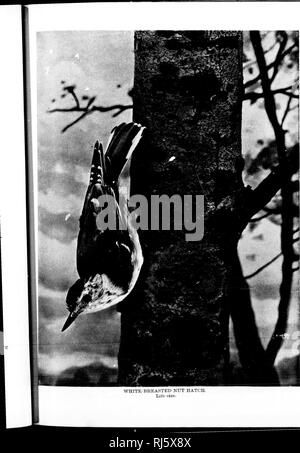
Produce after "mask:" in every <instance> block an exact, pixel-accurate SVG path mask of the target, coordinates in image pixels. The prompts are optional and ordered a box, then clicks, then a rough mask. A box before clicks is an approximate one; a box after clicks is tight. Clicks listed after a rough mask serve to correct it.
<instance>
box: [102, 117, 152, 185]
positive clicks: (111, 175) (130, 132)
mask: <svg viewBox="0 0 300 453" xmlns="http://www.w3.org/2000/svg"><path fill="white" fill-rule="evenodd" d="M144 130H145V127H142V126H141V125H140V124H137V123H127V124H126V123H122V124H120V125H119V126H117V127H115V128H114V129H113V130H112V132H111V135H110V137H109V140H108V143H107V146H106V151H105V153H102V155H103V166H102V168H103V171H104V181H105V182H106V183H107V184H112V185H113V184H116V183H118V180H119V178H120V176H121V177H123V178H124V171H125V172H126V170H127V167H128V166H129V165H127V163H128V162H129V161H130V158H131V156H132V154H133V152H134V150H135V149H136V148H137V146H138V144H139V142H140V141H141V138H142V136H143V133H144Z"/></svg>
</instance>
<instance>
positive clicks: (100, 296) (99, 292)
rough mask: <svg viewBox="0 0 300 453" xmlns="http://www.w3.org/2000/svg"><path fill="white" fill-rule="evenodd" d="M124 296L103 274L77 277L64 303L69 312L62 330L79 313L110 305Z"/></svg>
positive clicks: (101, 308)
mask: <svg viewBox="0 0 300 453" xmlns="http://www.w3.org/2000/svg"><path fill="white" fill-rule="evenodd" d="M124 297H125V292H124V291H123V290H122V289H121V288H120V287H119V286H116V285H114V284H113V283H112V282H111V280H110V279H109V278H108V276H107V275H105V274H95V275H93V276H92V277H89V278H88V279H86V280H84V279H79V280H77V281H76V282H75V283H74V285H72V286H71V288H70V289H69V291H68V293H67V298H66V303H67V308H68V310H69V312H70V314H69V316H68V318H67V320H66V322H65V324H64V326H63V328H62V332H63V331H64V330H66V329H67V328H68V327H69V326H70V325H71V324H72V323H73V322H74V321H75V319H76V318H77V317H78V315H79V314H80V313H92V312H96V311H100V310H104V309H105V308H108V307H110V306H111V305H114V304H116V303H118V302H121V300H122V299H123V298H124Z"/></svg>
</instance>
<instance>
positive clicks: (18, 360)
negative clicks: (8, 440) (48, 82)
mask: <svg viewBox="0 0 300 453" xmlns="http://www.w3.org/2000/svg"><path fill="white" fill-rule="evenodd" d="M0 55H1V63H2V64H1V71H0V86H1V110H0V125H1V134H0V141H1V150H0V156H1V157H0V159H1V163H0V197H1V199H0V213H1V236H2V237H1V252H2V297H3V329H4V369H5V402H6V426H7V427H8V428H16V427H21V426H27V425H31V384H30V351H29V315H28V307H29V305H28V281H27V234H26V178H25V138H24V101H23V99H24V98H23V61H22V22H21V6H18V5H15V6H1V7H0Z"/></svg>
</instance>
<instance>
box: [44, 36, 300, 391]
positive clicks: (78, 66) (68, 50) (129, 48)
mask: <svg viewBox="0 0 300 453" xmlns="http://www.w3.org/2000/svg"><path fill="white" fill-rule="evenodd" d="M261 37H262V45H263V49H264V52H265V58H266V61H267V64H272V62H274V61H276V58H277V60H278V54H279V50H280V49H282V51H281V56H282V54H283V53H284V52H286V54H285V55H283V56H282V58H281V59H280V61H278V62H277V63H276V68H277V73H276V79H275V80H274V84H273V87H274V90H276V89H278V90H281V88H282V87H289V90H288V92H289V93H293V96H288V95H287V94H285V93H284V92H283V93H278V94H276V109H277V113H278V117H279V118H281V120H282V119H284V127H285V129H286V130H287V132H286V144H287V146H288V147H289V148H292V147H293V146H294V145H297V144H298V142H299V138H298V133H299V131H298V36H297V34H296V33H295V32H281V31H278V32H262V33H261ZM133 38H134V36H133V32H115V31H114V32H100V31H91V32H77V31H76V32H43V33H38V35H37V90H38V180H39V187H38V215H39V219H38V220H39V237H38V253H39V265H38V266H39V268H38V275H39V303H38V309H39V382H40V384H42V385H90V386H91V385H103V386H106V385H115V383H116V378H117V354H118V347H119V335H120V315H119V313H118V312H117V311H116V310H115V308H112V309H108V310H105V311H102V312H99V313H95V314H90V315H86V316H80V317H79V318H78V320H77V321H76V324H75V325H74V327H73V328H71V329H68V330H66V331H65V332H64V333H61V328H62V326H63V324H64V321H65V319H66V316H67V314H68V312H67V309H66V305H65V297H66V292H67V290H68V288H69V287H70V285H71V284H72V283H74V281H75V280H76V279H77V278H78V277H77V271H76V241H77V234H78V219H79V216H80V213H81V209H82V204H83V199H84V196H85V191H86V186H87V183H88V178H89V169H90V161H91V157H92V149H93V145H94V142H95V141H96V140H97V139H100V140H101V141H102V142H103V143H104V144H105V143H106V141H107V139H108V136H109V134H110V131H111V129H112V128H113V127H114V126H115V125H117V124H119V123H120V122H123V121H125V122H126V121H131V116H132V109H131V103H132V99H131V97H130V94H131V89H132V87H133V77H134V51H133ZM283 44H284V46H283ZM287 51H288V52H287ZM243 66H244V83H245V100H244V102H243V120H242V142H243V143H242V148H243V156H244V159H245V169H244V181H245V184H246V185H250V186H251V187H255V186H256V185H257V184H258V183H259V182H260V181H261V180H262V179H263V178H264V177H265V176H266V175H267V174H268V173H269V172H270V170H271V169H272V168H273V166H274V165H276V164H277V161H278V159H277V153H276V143H275V140H274V131H273V129H272V127H271V125H270V123H269V120H268V118H267V115H266V111H265V106H264V99H263V98H262V97H261V96H259V94H260V93H261V87H260V81H259V80H256V78H257V75H258V74H259V70H258V67H257V64H256V59H255V55H254V52H253V48H252V45H251V41H250V38H249V34H248V33H247V32H245V33H244V62H243ZM273 67H274V66H273ZM288 104H289V105H288ZM87 109H88V110H89V113H87ZM106 110H107V111H106ZM294 180H295V187H296V186H297V184H296V181H297V178H296V176H295V177H294ZM297 204H298V190H297V187H296V189H295V206H297ZM280 206H281V197H280V194H277V196H276V197H275V198H274V199H273V200H272V202H271V203H270V204H269V205H268V206H267V211H262V212H260V213H258V214H257V215H256V216H255V219H260V218H261V220H255V221H253V222H250V223H249V225H248V227H247V228H246V230H245V231H244V233H243V236H242V239H241V240H240V243H239V255H240V259H241V263H242V267H243V272H244V275H245V276H246V277H247V276H248V277H249V278H247V282H248V284H249V286H250V289H251V301H252V306H253V309H254V311H255V318H256V323H257V326H258V328H259V333H260V337H261V340H262V343H263V345H264V346H266V345H267V343H268V341H269V339H270V337H271V335H272V332H273V329H274V325H275V323H276V320H277V308H278V302H279V286H280V283H281V280H282V273H281V264H282V256H281V255H280V230H281V214H280ZM294 222H295V230H296V229H297V225H296V223H297V222H298V216H295V220H294ZM298 234H299V233H298ZM296 245H297V243H296ZM295 250H296V247H295ZM296 254H297V253H296V252H295V255H296ZM277 255H279V256H278V257H277V258H276V259H274V258H275V257H276V256H277ZM273 259H274V261H273ZM270 261H272V262H271V264H269V265H266V264H268V262H270ZM295 261H296V260H295ZM296 266H297V263H295V268H296ZM260 268H263V269H262V270H261V271H260ZM256 272H257V273H256ZM253 273H256V275H254V276H252V274H253ZM298 283H299V282H298V272H297V271H295V273H294V283H293V287H292V291H291V297H290V307H289V316H288V326H287V329H286V332H285V336H284V342H283V345H282V347H281V349H280V351H279V353H278V355H277V358H276V367H277V369H278V372H279V376H280V380H281V383H282V384H283V385H297V384H298V385H299V384H300V364H299V345H300V308H299V294H298V287H299V286H298ZM230 332H231V333H230V348H231V361H232V366H233V367H235V368H236V369H238V368H239V366H240V365H239V360H238V354H237V350H236V345H235V342H234V338H233V334H232V328H231V330H230Z"/></svg>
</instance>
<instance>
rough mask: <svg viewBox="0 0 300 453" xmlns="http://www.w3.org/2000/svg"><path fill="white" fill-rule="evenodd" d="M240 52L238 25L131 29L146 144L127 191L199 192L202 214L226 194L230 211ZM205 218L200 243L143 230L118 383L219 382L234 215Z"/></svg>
mask: <svg viewBox="0 0 300 453" xmlns="http://www.w3.org/2000/svg"><path fill="white" fill-rule="evenodd" d="M241 56H242V36H241V33H240V32H228V31H224V32H222V31H221V32H220V31H212V32H199V31H197V32H194V31H184V32H176V33H175V32H167V31H164V32H162V31H160V32H155V31H142V32H136V35H135V83H134V91H133V101H134V121H136V122H139V123H141V124H143V125H145V126H146V127H147V128H148V143H147V145H146V146H145V147H144V148H143V149H142V150H140V151H139V152H138V153H137V154H136V156H135V158H134V160H133V162H132V189H133V193H142V194H146V195H147V196H150V194H156V195H161V194H167V195H169V196H171V195H173V194H180V195H185V194H204V196H205V211H206V212H208V211H210V212H213V211H214V210H215V208H216V206H217V205H218V204H220V202H222V200H223V199H224V198H226V197H227V200H226V205H227V209H226V210H225V211H226V212H231V213H234V212H235V210H236V209H235V207H236V206H237V205H238V203H239V196H240V194H241V192H242V187H243V184H242V180H241V165H240V161H241V138H240V129H241V102H242V64H241ZM172 156H174V157H175V160H173V161H172V162H169V159H170V157H172ZM228 208H229V209H228ZM213 218H214V220H213V221H207V216H206V217H205V219H206V220H205V234H204V238H203V240H202V241H199V242H187V241H186V240H185V232H184V231H152V232H151V231H145V232H141V234H140V237H141V242H142V246H143V251H144V259H145V262H144V265H143V268H142V272H141V275H140V278H139V281H138V284H137V285H136V287H135V289H134V291H133V292H132V294H131V295H130V296H129V298H128V299H127V300H126V302H125V303H123V304H120V311H121V313H122V315H121V344H120V352H119V384H120V385H132V386H133V385H224V384H226V383H227V375H226V374H227V365H228V315H229V313H228V311H229V300H228V297H229V293H230V292H229V285H230V284H231V282H232V274H233V268H234V266H236V262H235V259H236V247H237V241H238V233H237V229H236V228H235V225H234V216H233V217H232V216H231V215H230V216H229V217H228V216H227V215H224V214H220V215H217V216H215V217H213Z"/></svg>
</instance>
